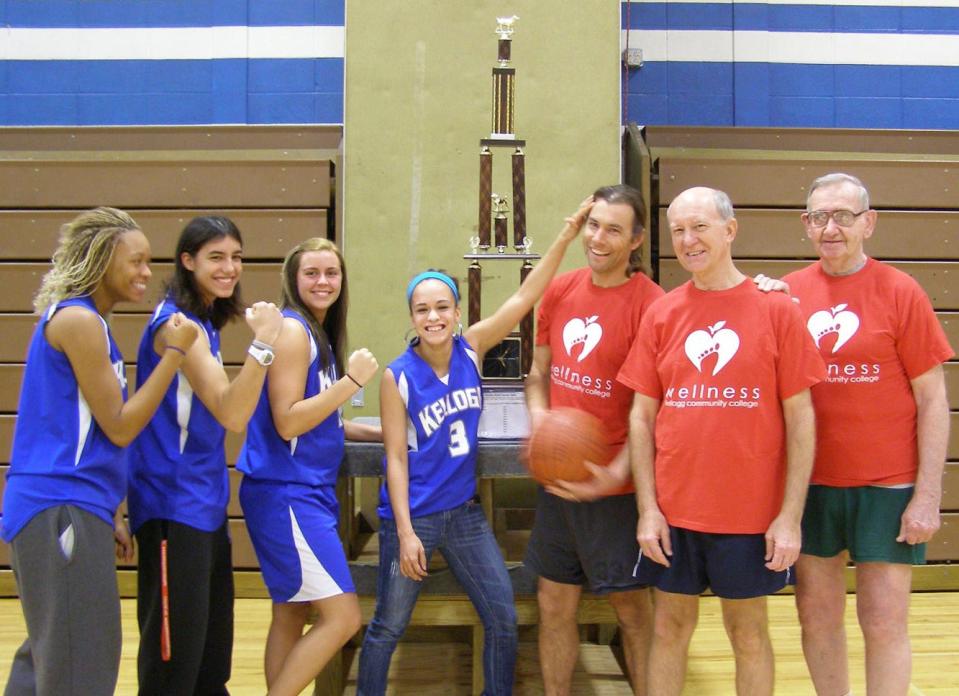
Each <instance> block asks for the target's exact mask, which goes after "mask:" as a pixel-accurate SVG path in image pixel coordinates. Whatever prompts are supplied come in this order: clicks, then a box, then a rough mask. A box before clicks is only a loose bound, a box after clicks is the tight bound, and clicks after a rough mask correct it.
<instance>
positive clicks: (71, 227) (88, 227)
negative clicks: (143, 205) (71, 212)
mask: <svg viewBox="0 0 959 696" xmlns="http://www.w3.org/2000/svg"><path fill="white" fill-rule="evenodd" d="M139 229H140V226H139V225H137V223H136V221H134V219H133V218H132V217H130V216H129V215H128V214H127V213H125V212H123V211H122V210H117V209H116V208H106V207H100V208H94V209H93V210H87V211H85V212H83V213H80V214H79V215H77V216H76V217H75V218H74V219H73V220H71V221H70V222H68V223H66V224H65V225H63V226H62V227H61V228H60V242H59V244H58V245H57V249H56V251H54V252H53V258H52V262H53V268H51V269H50V270H49V271H48V272H47V273H46V275H44V276H43V282H42V283H41V284H40V289H39V290H38V291H37V294H36V296H34V298H33V307H34V309H35V310H36V311H37V312H38V313H42V312H43V311H44V310H45V309H46V308H47V307H49V306H50V305H52V304H55V303H57V302H60V301H61V300H66V299H69V298H71V297H81V296H83V295H89V294H90V293H92V292H93V291H94V290H96V289H97V286H99V285H100V281H101V280H103V276H104V275H105V274H106V272H107V268H108V267H109V266H110V260H111V259H112V258H113V250H114V249H116V246H117V242H118V241H119V239H120V237H121V236H122V235H123V234H124V233H126V232H132V231H135V230H139Z"/></svg>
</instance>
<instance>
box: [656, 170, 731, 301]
mask: <svg viewBox="0 0 959 696" xmlns="http://www.w3.org/2000/svg"><path fill="white" fill-rule="evenodd" d="M666 216H667V219H668V220H669V233H670V236H671V238H672V242H673V251H674V252H675V253H676V258H677V259H678V260H679V263H680V264H681V265H682V267H683V268H684V269H686V270H687V271H689V273H691V274H692V276H693V278H694V280H697V281H702V282H703V283H704V284H709V283H710V281H712V280H713V279H714V278H716V277H718V276H721V275H723V274H725V273H727V272H728V270H729V268H730V267H731V266H732V243H733V239H735V238H736V229H737V227H736V219H735V218H730V219H729V220H724V219H723V216H722V215H720V213H719V210H717V208H716V199H715V194H714V192H713V190H712V189H707V188H694V189H689V190H687V191H684V192H682V193H681V194H679V195H678V196H677V197H676V199H675V200H674V201H673V202H672V203H671V204H670V206H669V209H668V211H667V213H666ZM698 284H699V283H697V285H698Z"/></svg>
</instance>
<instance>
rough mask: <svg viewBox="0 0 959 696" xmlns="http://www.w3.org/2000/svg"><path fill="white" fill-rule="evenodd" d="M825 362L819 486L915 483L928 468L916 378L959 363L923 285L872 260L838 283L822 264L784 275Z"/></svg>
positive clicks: (819, 390) (816, 397) (818, 402)
mask: <svg viewBox="0 0 959 696" xmlns="http://www.w3.org/2000/svg"><path fill="white" fill-rule="evenodd" d="M784 280H785V281H786V282H788V283H789V287H790V289H791V291H792V294H793V296H795V297H797V298H799V301H800V308H801V309H802V312H803V316H804V317H805V318H806V326H807V328H808V329H809V333H810V335H811V336H812V337H813V339H814V340H815V341H816V342H817V343H818V345H819V350H820V351H821V353H822V356H823V358H824V359H825V360H826V365H827V375H826V379H825V381H823V382H822V383H821V384H818V385H816V386H815V387H813V389H812V397H813V405H814V406H815V407H816V430H817V433H816V434H817V440H818V446H817V448H816V465H815V468H814V469H813V476H812V482H813V483H819V484H824V485H827V486H837V487H849V486H868V485H872V484H878V485H895V484H901V483H913V482H914V481H915V480H916V471H917V469H918V466H919V453H918V446H917V440H916V401H915V398H914V397H913V394H912V387H911V385H910V382H909V380H911V379H914V378H915V377H918V376H919V375H921V374H923V373H924V372H928V371H929V370H930V369H932V368H933V367H935V366H936V365H938V364H940V363H942V362H944V361H946V360H948V359H949V358H951V357H952V356H953V351H952V349H951V348H950V347H949V342H948V341H947V340H946V335H945V333H944V332H943V330H942V327H941V326H940V325H939V322H938V320H937V319H936V315H935V313H934V312H933V309H932V304H931V303H930V302H929V298H928V297H926V293H925V292H923V290H922V288H921V287H919V284H918V283H916V281H915V280H913V279H912V278H911V277H910V276H908V275H906V274H905V273H903V272H902V271H899V270H896V269H895V268H893V267H892V266H887V265H886V264H884V263H880V262H879V261H875V260H873V259H869V260H868V261H867V262H866V265H865V266H864V267H863V268H862V269H861V270H859V271H858V272H856V273H853V274H852V275H847V276H830V275H828V274H826V273H825V272H824V271H823V270H822V265H821V264H820V263H814V264H812V265H811V266H808V267H806V268H804V269H802V270H801V271H796V272H795V273H790V274H789V275H788V276H786V277H785V278H784Z"/></svg>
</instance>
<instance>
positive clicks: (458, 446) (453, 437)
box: [450, 420, 470, 457]
mask: <svg viewBox="0 0 959 696" xmlns="http://www.w3.org/2000/svg"><path fill="white" fill-rule="evenodd" d="M469 451H470V441H469V440H468V439H467V437H466V428H465V427H464V426H463V421H461V420H458V421H453V422H452V423H450V456H451V457H460V456H462V455H464V454H468V453H469Z"/></svg>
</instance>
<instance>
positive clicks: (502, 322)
mask: <svg viewBox="0 0 959 696" xmlns="http://www.w3.org/2000/svg"><path fill="white" fill-rule="evenodd" d="M592 207H593V197H592V196H590V197H589V198H587V199H586V200H585V201H583V203H582V204H581V205H580V207H579V210H577V211H576V212H575V213H573V215H571V216H570V217H568V218H566V222H565V224H564V225H563V229H562V230H560V233H559V235H557V237H556V239H554V240H553V243H552V244H551V245H550V247H549V249H548V250H547V251H546V253H545V254H544V255H543V258H542V259H540V262H539V263H538V264H536V267H535V268H534V269H533V270H532V271H530V274H529V275H528V276H526V280H524V281H523V284H522V285H520V286H519V289H518V290H517V291H516V292H515V293H513V294H512V295H511V296H510V297H509V299H507V300H506V302H504V303H503V304H502V305H501V306H500V308H499V309H497V310H496V311H495V312H494V313H493V314H492V315H491V316H489V317H487V318H486V319H483V320H482V321H478V322H476V323H475V324H473V325H472V326H471V327H469V328H468V329H467V330H466V334H465V336H466V340H467V342H468V343H469V344H470V345H471V346H472V347H473V349H474V350H475V351H476V352H477V353H478V354H479V357H480V359H482V357H483V355H485V353H486V351H487V350H489V349H490V348H492V347H493V346H495V345H496V344H497V343H499V342H500V341H502V340H503V339H504V338H505V337H506V335H507V334H508V333H509V332H510V331H511V330H512V329H513V327H514V326H516V325H517V324H518V323H519V321H520V319H522V318H523V317H524V316H526V313H527V312H529V311H530V310H531V309H532V308H533V305H534V304H536V301H537V300H538V299H539V298H540V297H542V296H543V293H544V292H546V286H547V285H549V281H550V280H552V278H553V276H554V275H555V274H556V269H558V268H559V264H560V262H561V261H562V260H563V255H564V254H565V253H566V248H567V247H568V246H569V243H570V242H571V241H573V240H574V239H575V238H576V235H578V234H579V231H580V230H581V229H582V227H583V223H585V222H586V217H587V216H588V215H589V211H590V210H591V209H592Z"/></svg>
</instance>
